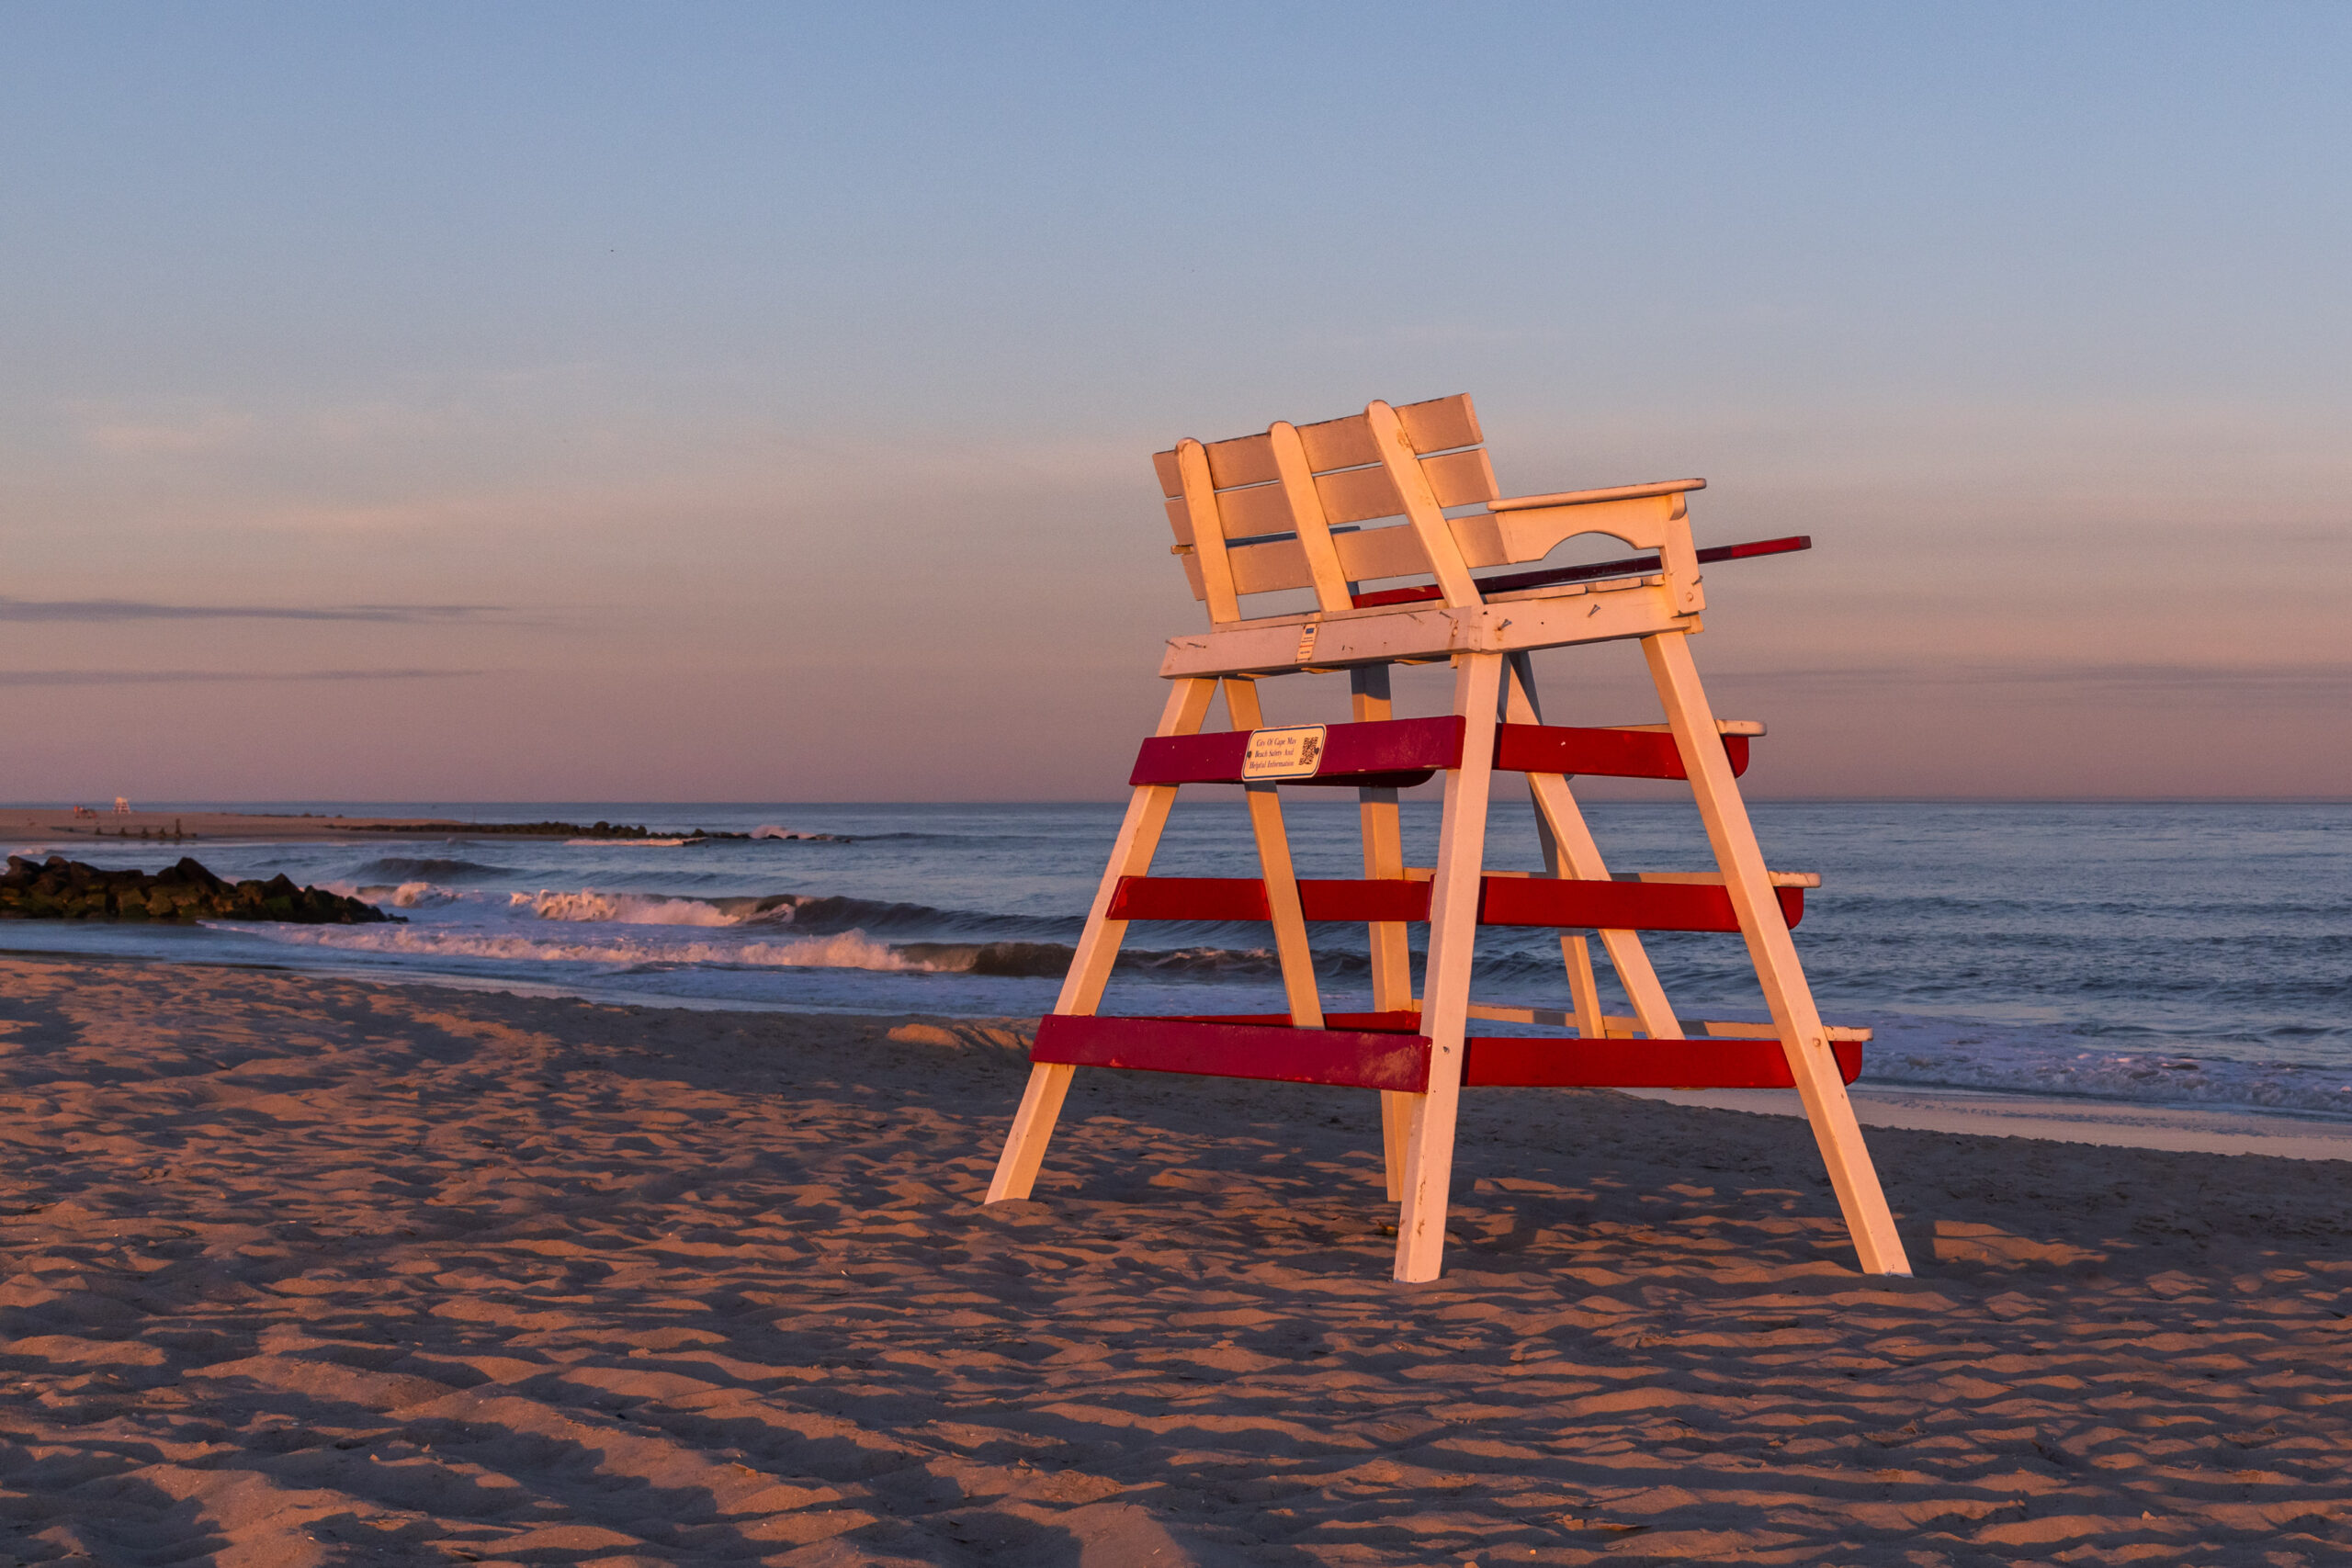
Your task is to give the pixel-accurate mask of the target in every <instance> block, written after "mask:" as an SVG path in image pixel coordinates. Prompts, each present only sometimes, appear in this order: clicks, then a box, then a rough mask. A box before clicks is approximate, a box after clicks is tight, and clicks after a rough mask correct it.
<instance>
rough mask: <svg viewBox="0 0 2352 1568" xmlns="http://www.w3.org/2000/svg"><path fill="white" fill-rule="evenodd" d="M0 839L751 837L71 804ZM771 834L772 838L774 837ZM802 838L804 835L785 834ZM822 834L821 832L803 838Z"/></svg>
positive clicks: (10, 824) (25, 821) (7, 815)
mask: <svg viewBox="0 0 2352 1568" xmlns="http://www.w3.org/2000/svg"><path fill="white" fill-rule="evenodd" d="M0 835H6V836H7V837H10V838H17V839H51V838H56V839H67V838H71V839H86V840H91V841H92V842H98V841H102V840H108V839H117V840H131V841H133V842H141V841H144V842H146V843H150V844H153V843H164V844H182V843H201V842H204V841H206V840H223V839H229V840H243V841H245V842H252V841H254V840H266V841H272V842H284V843H298V842H332V841H336V840H350V841H352V842H355V843H365V842H368V841H370V840H384V839H448V838H463V837H467V836H469V835H470V836H475V837H481V838H538V839H594V840H599V841H603V840H610V841H612V842H614V843H620V844H628V843H671V844H678V843H685V842H689V841H692V840H720V839H749V838H752V837H753V836H754V835H752V834H748V833H740V832H712V831H709V830H707V829H700V828H691V829H649V828H646V827H644V826H642V825H640V824H636V823H605V822H597V823H590V824H582V823H577V822H469V821H462V820H460V819H458V818H450V817H428V818H419V817H321V816H317V815H314V814H310V813H304V814H300V815H296V816H283V815H273V814H270V813H266V812H243V811H125V812H117V811H101V812H99V813H97V814H96V816H93V817H75V816H74V815H73V807H53V808H51V809H48V810H28V809H26V808H25V807H5V808H0ZM769 836H770V837H775V836H776V835H775V834H770V835H769ZM785 836H786V837H791V838H798V837H803V836H804V835H799V834H787V835H785ZM806 836H811V837H816V836H822V835H806Z"/></svg>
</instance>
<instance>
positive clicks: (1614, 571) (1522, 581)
mask: <svg viewBox="0 0 2352 1568" xmlns="http://www.w3.org/2000/svg"><path fill="white" fill-rule="evenodd" d="M1811 548H1813V536H1812V535H1810V534H1791V535H1789V536H1787V537H1785V538H1780V539H1750V540H1748V541H1747V543H1745V544H1738V545H1716V546H1713V547H1710V548H1708V549H1703V550H1701V551H1699V552H1698V558H1699V564H1700V565H1702V566H1708V565H1712V564H1713V563H1714V562H1716V561H1724V560H1750V559H1753V558H1755V557H1757V556H1781V555H1787V554H1788V553H1789V552H1791V551H1792V550H1809V549H1811ZM1660 564H1661V563H1660V562H1659V560H1658V558H1657V557H1656V556H1629V557H1627V558H1625V559H1623V560H1604V561H1594V562H1593V563H1592V564H1590V565H1589V566H1562V567H1554V568H1553V569H1552V570H1549V571H1514V572H1507V573H1505V574H1503V575H1502V576H1500V577H1482V578H1479V579H1477V580H1476V581H1477V583H1478V592H1479V593H1480V594H1481V595H1485V594H1488V593H1510V592H1516V591H1518V590H1519V589H1521V588H1549V587H1551V586H1552V585H1553V584H1554V583H1556V582H1589V581H1594V580H1596V579H1599V578H1603V577H1639V576H1641V575H1643V574H1644V573H1646V572H1653V571H1656V570H1658V567H1659V565H1660ZM1354 597H1355V605H1356V608H1357V609H1359V610H1369V609H1372V608H1374V606H1376V605H1381V604H1419V603H1420V602H1421V601H1423V600H1425V599H1442V598H1444V597H1445V595H1444V593H1443V592H1442V591H1441V590H1440V589H1438V588H1436V587H1433V586H1428V585H1424V586H1422V587H1419V588H1384V589H1382V590H1380V591H1379V592H1376V593H1358V594H1356V595H1355V596H1354Z"/></svg>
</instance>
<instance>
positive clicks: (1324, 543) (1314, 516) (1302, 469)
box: [1266, 420, 1355, 611]
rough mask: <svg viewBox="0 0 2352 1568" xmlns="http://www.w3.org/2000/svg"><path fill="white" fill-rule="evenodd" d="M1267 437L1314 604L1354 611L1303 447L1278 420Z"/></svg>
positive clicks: (1294, 432)
mask: <svg viewBox="0 0 2352 1568" xmlns="http://www.w3.org/2000/svg"><path fill="white" fill-rule="evenodd" d="M1266 436H1267V440H1268V443H1269V445H1270V446H1272V449H1273V457H1274V468H1275V470H1276V471H1277V472H1278V473H1279V474H1280V475H1281V476H1282V483H1281V485H1280V486H1279V487H1278V488H1279V489H1280V490H1281V491H1282V492H1283V499H1284V501H1285V502H1286V503H1287V506H1288V510H1289V513H1290V520H1291V526H1292V527H1293V528H1294V529H1295V531H1296V532H1297V535H1298V547H1299V553H1300V554H1301V555H1302V556H1303V557H1304V558H1305V559H1306V574H1307V576H1308V578H1309V579H1310V580H1312V582H1313V584H1314V588H1315V602H1316V604H1318V605H1320V606H1322V608H1323V609H1325V610H1327V611H1329V610H1349V609H1353V608H1354V607H1355V606H1354V602H1353V601H1352V600H1351V598H1350V597H1349V595H1348V574H1347V573H1346V572H1345V571H1342V570H1340V552H1339V550H1338V549H1337V548H1335V547H1333V545H1332V543H1331V524H1330V519H1329V518H1328V517H1326V516H1325V515H1324V514H1323V502H1322V500H1321V498H1320V497H1319V496H1317V493H1316V489H1315V475H1314V472H1313V471H1312V470H1311V469H1309V468H1307V466H1306V444H1305V443H1304V442H1302V441H1300V440H1299V438H1298V430H1297V428H1296V427H1295V426H1294V425H1291V424H1288V423H1283V422H1282V421H1279V420H1278V421H1276V422H1275V423H1274V426H1273V428H1272V430H1269V431H1268V432H1267V433H1266Z"/></svg>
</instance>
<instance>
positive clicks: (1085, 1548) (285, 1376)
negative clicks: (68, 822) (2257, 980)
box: [0, 958, 2352, 1568]
mask: <svg viewBox="0 0 2352 1568" xmlns="http://www.w3.org/2000/svg"><path fill="white" fill-rule="evenodd" d="M1022 1077H1023V1064H1022V1061H1021V1057H1020V1051H1019V1042H1018V1036H1017V1033H1016V1032H1014V1031H1012V1030H1009V1029H1006V1028H1003V1027H1001V1026H991V1025H986V1024H975V1023H970V1022H962V1023H948V1022H944V1021H933V1022H909V1021H895V1022H894V1021H875V1020H869V1019H854V1018H837V1017H822V1016H795V1015H782V1014H772V1013H737V1012H709V1011H686V1010H660V1009H635V1008H613V1007H605V1006H597V1005H593V1004H588V1003H583V1002H575V1001H566V1000H559V999H547V998H516V997H509V996H503V995H493V994H478V993H468V992H456V991H448V990H440V989H434V988H429V987H421V986H407V987H384V986H371V985H365V984H359V983H354V982H346V981H340V980H332V979H322V978H314V977H308V976H291V975H287V974H281V973H273V972H268V971H261V970H238V969H229V968H201V967H196V966H162V965H152V966H151V965H142V964H130V963H122V964H96V963H80V962H74V963H66V962H52V961H49V960H45V959H34V958H25V959H9V960H5V961H0V1277H5V1284H0V1335H5V1337H6V1342H5V1345H0V1562H5V1561H6V1560H7V1559H9V1558H10V1557H13V1558H14V1559H15V1560H17V1561H18V1562H41V1561H51V1560H62V1559H66V1558H71V1557H75V1556H82V1557H85V1558H88V1559H95V1560H96V1561H98V1562H157V1563H160V1562H190V1561H198V1560H202V1561H206V1562H219V1563H221V1564H226V1565H236V1568H246V1565H264V1564H267V1565H276V1564H298V1563H312V1562H321V1563H323V1562H388V1563H399V1562H532V1563H587V1562H598V1563H609V1564H619V1563H624V1562H752V1561H758V1562H783V1563H803V1564H828V1565H834V1564H838V1565H847V1564H854V1563H884V1564H888V1563H912V1562H922V1563H1020V1564H1046V1565H1052V1564H1084V1565H1087V1568H1106V1565H1108V1568H1126V1565H1135V1568H1143V1565H1151V1568H1173V1565H1175V1564H1182V1563H1202V1564H1209V1563H1264V1564H1321V1563H1332V1564H1342V1563H1396V1564H1434V1563H1445V1564H1462V1563H1464V1562H1475V1563H1478V1564H1481V1565H1485V1568H1493V1565H1494V1564H1500V1563H1516V1562H1544V1563H1584V1562H1612V1563H1614V1562H1624V1563H1639V1562H1657V1563H1667V1562H1725V1563H1731V1562H1755V1563H1823V1564H1840V1565H1843V1564H1863V1563H1867V1564H1878V1563H1887V1564H1897V1563H1900V1564H1939V1563H1951V1564H1978V1563H2009V1562H2082V1563H2109V1562H2113V1563H2122V1562H2135V1563H2137V1562H2157V1563H2176V1562H2177V1563H2195V1564H2214V1563H2240V1562H2244V1563H2264V1564H2290V1563H2313V1564H2317V1563H2324V1562H2344V1561H2346V1559H2347V1557H2352V1503H2347V1502H2346V1495H2347V1491H2352V1488H2347V1487H2346V1484H2345V1482H2344V1476H2345V1474H2346V1470H2347V1461H2352V1442H2347V1438H2352V1378H2347V1376H2346V1348H2347V1341H2352V1319H2347V1316H2346V1314H2352V1219H2348V1218H2347V1212H2346V1211H2347V1205H2346V1199H2347V1195H2352V1164H2346V1163H2344V1162H2340V1161H2330V1160H2312V1159H2292V1160H2290V1159H2285V1158H2278V1157H2272V1156H2263V1155H2221V1154H2210V1153H2199V1152H2191V1151H2182V1150H2148V1149H2135V1148H2122V1147H2111V1146H2095V1145H2085V1144H2074V1143H2061V1142H2052V1141H2041V1140H2030V1139H2024V1138H2003V1137H1991V1136H1981V1135H1974V1134H1964V1133H1954V1132H1949V1131H1941V1132H1939V1131H1927V1130H1917V1129H1906V1128H1894V1127H1882V1128H1880V1129H1878V1130H1875V1131H1873V1132H1872V1134H1871V1145H1872V1147H1873V1149H1874V1151H1875V1152H1876V1154H1877V1156H1878V1159H1879V1163H1880V1167H1881V1169H1882V1171H1883V1174H1884V1176H1885V1179H1886V1182H1887V1186H1888V1188H1889V1190H1890V1194H1891V1196H1892V1197H1893V1199H1894V1204H1895V1207H1896V1210H1897V1212H1898V1213H1899V1214H1900V1215H1901V1216H1902V1218H1903V1224H1904V1229H1905V1235H1906V1238H1907V1240H1908V1243H1909V1245H1910V1246H1911V1247H1912V1249H1913V1254H1914V1259H1915V1262H1916V1264H1917V1268H1918V1270H1919V1273H1918V1277H1917V1278H1916V1279H1912V1280H1874V1279H1866V1278H1863V1277H1861V1276H1860V1275H1858V1274H1856V1273H1855V1271H1854V1267H1853V1260H1852V1255H1851V1252H1850V1250H1849V1248H1848V1247H1847V1246H1846V1243H1845V1241H1844V1238H1843V1236H1842V1234H1841V1233H1840V1231H1839V1229H1838V1224H1837V1223H1836V1221H1835V1218H1834V1213H1833V1210H1832V1208H1831V1206H1830V1203H1829V1201H1828V1198H1827V1193H1826V1185H1825V1183H1824V1182H1823V1181H1822V1179H1821V1178H1820V1177H1819V1175H1818V1167H1817V1163H1816V1161H1815V1157H1814V1156H1813V1154H1812V1152H1811V1149H1810V1146H1809V1139H1808V1137H1807V1136H1806V1134H1805V1132H1804V1128H1803V1126H1802V1124H1800V1123H1798V1122H1793V1121H1791V1120H1789V1119H1787V1118H1784V1117H1779V1116H1771V1115H1757V1114H1749V1113H1745V1112H1742V1111H1733V1110H1724V1109H1716V1108H1710V1107H1705V1106H1699V1105H1691V1104H1677V1103H1670V1102H1654V1101H1649V1100H1639V1099H1635V1098H1633V1097H1630V1096H1623V1095H1616V1094H1610V1093H1605V1092H1588V1093H1540V1092H1528V1091H1514V1092H1508V1093H1479V1094H1474V1095H1472V1096H1471V1097H1469V1098H1468V1100H1467V1101H1466V1102H1465V1112H1464V1138H1463V1148H1462V1155H1461V1159H1460V1166H1459V1170H1460V1176H1459V1179H1458V1186H1457V1190H1458V1191H1459V1192H1460V1193H1461V1201H1460V1203H1459V1205H1458V1208H1457V1210H1456V1213H1455V1215H1454V1221H1453V1233H1454V1235H1455V1236H1456V1238H1457V1240H1456V1242H1455V1244H1454V1246H1453V1247H1452V1249H1451V1252H1450V1256H1449V1263H1450V1268H1449V1271H1448V1273H1447V1275H1446V1277H1445V1278H1444V1279H1443V1280H1441V1281H1438V1282H1437V1283H1435V1284H1432V1285H1426V1286H1416V1287H1399V1286H1397V1285H1394V1284H1392V1283H1391V1282H1390V1281H1389V1280H1388V1279H1387V1277H1386V1276H1387V1269H1388V1264H1389V1254H1390V1247H1391V1243H1390V1240H1389V1238H1388V1237H1387V1236H1386V1235H1384V1234H1383V1227H1384V1226H1385V1225H1386V1224H1388V1223H1389V1222H1390V1220H1391V1217H1392V1216H1391V1215H1390V1213H1389V1212H1388V1210H1387V1207H1386V1205H1385V1204H1384V1203H1383V1202H1382V1201H1380V1192H1379V1186H1378V1170H1377V1165H1376V1158H1375V1149H1376V1136H1375V1134H1374V1123H1375V1121H1376V1111H1375V1109H1374V1105H1373V1103H1372V1100H1371V1097H1370V1096H1368V1095H1358V1094H1350V1093H1345V1092H1337V1091H1324V1090H1315V1089H1296V1088H1292V1087H1289V1086H1272V1085H1248V1086H1242V1085H1233V1084H1224V1083H1215V1082H1204V1081H1200V1080H1191V1079H1180V1078H1170V1077H1146V1076H1120V1075H1113V1074H1108V1073H1095V1074H1091V1075H1084V1076H1081V1077H1080V1081H1079V1085H1078V1087H1077V1089H1075V1090H1074V1092H1073V1094H1072V1096H1071V1102H1070V1111H1069V1115H1068V1117H1067V1118H1066V1120H1065V1122H1064V1130H1063V1133H1062V1135H1061V1136H1060V1137H1059V1138H1058V1139H1057V1143H1056V1145H1055V1149H1054V1152H1053V1155H1052V1157H1051V1159H1050V1160H1049V1162H1048V1166H1047V1170H1046V1177H1045V1179H1044V1180H1043V1181H1042V1182H1041V1183H1040V1186H1039V1189H1038V1194H1039V1195H1038V1199H1037V1201H1034V1202H1026V1203H1018V1204H1008V1205H1003V1206H1001V1207H998V1208H995V1209H989V1210H983V1209H981V1208H979V1207H978V1204H977V1202H976V1199H977V1195H978V1192H979V1191H980V1190H982V1188H983V1187H984V1185H985V1183H986V1179H987V1175H988V1171H989V1166H990V1165H991V1163H992V1159H993V1156H994V1153H995V1148H996V1145H997V1142H998V1140H999V1138H1000V1137H1001V1134H1002V1130H1003V1126H1004V1123H1005V1120H1006V1118H1007V1117H1008V1115H1009V1114H1010V1112H1011V1110H1012V1104H1013V1102H1014V1100H1015V1099H1016V1097H1017V1095H1018V1092H1019V1088H1020V1084H1021V1080H1022Z"/></svg>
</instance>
